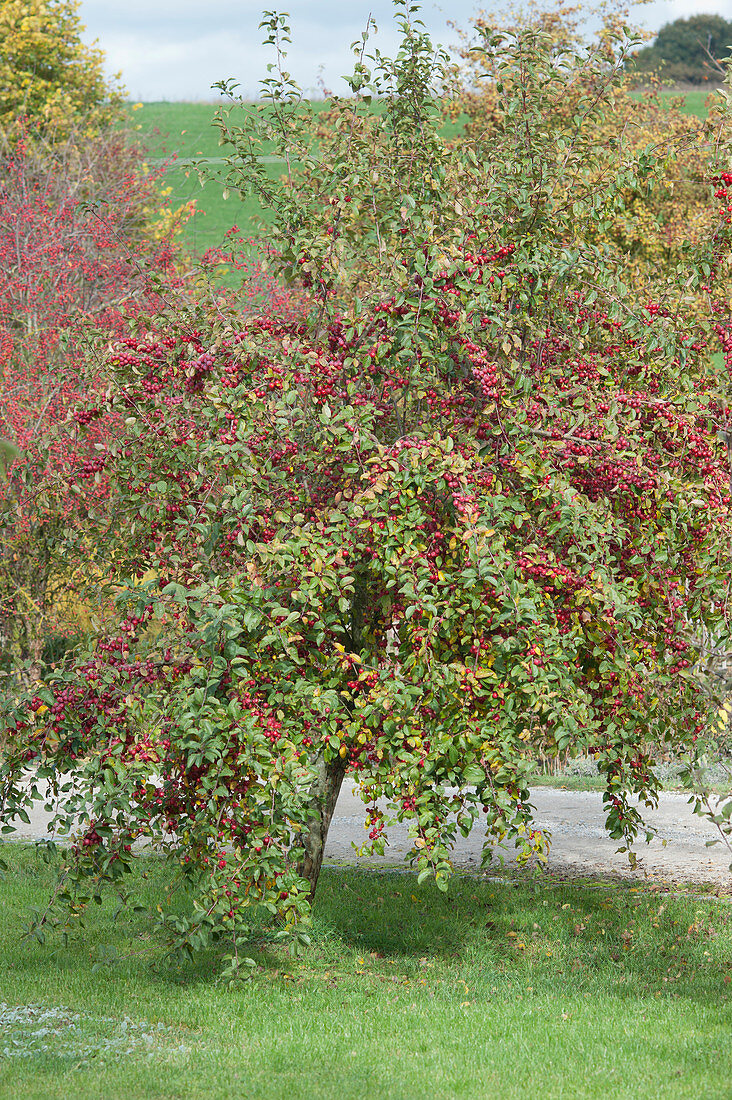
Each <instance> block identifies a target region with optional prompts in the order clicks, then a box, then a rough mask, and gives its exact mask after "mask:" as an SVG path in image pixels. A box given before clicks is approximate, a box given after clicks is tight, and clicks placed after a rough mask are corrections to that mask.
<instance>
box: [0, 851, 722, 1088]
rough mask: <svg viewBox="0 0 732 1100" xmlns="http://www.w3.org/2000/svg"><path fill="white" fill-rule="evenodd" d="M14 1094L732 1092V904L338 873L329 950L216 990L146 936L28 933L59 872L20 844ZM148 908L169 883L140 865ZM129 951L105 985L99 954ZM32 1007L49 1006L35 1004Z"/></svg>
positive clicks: (10, 1079)
mask: <svg viewBox="0 0 732 1100" xmlns="http://www.w3.org/2000/svg"><path fill="white" fill-rule="evenodd" d="M5 852H6V853H8V852H9V853H10V861H11V872H10V874H9V875H8V878H7V879H6V880H5V882H3V883H2V884H0V974H2V978H1V979H0V982H1V983H2V984H1V986H0V1001H2V1002H4V1006H2V1007H0V1096H3V1097H13V1098H14V1100H30V1098H33V1100H57V1098H58V1100H61V1098H63V1100H66V1098H68V1097H73V1098H74V1100H87V1098H89V1100H91V1098H94V1100H117V1098H119V1100H122V1098H124V1100H133V1098H138V1097H139V1098H141V1100H142V1098H145V1100H164V1098H165V1100H167V1098H170V1100H173V1098H175V1100H188V1098H190V1100H194V1098H204V1097H205V1098H206V1100H218V1098H222V1100H223V1098H229V1097H231V1098H239V1097H246V1098H247V1100H260V1098H261V1100H321V1098H332V1100H371V1098H374V1100H376V1098H378V1100H383V1098H388V1100H422V1098H423V1097H430V1098H433V1097H434V1098H436V1100H463V1098H465V1100H478V1098H480V1100H483V1098H492V1097H501V1098H507V1100H512V1098H515V1100H524V1098H528V1097H536V1096H539V1097H541V1098H542V1100H551V1098H554V1097H556V1098H560V1097H561V1098H569V1097H571V1098H573V1100H584V1098H594V1097H602V1098H603V1100H607V1098H608V1097H613V1098H614V1100H621V1098H628V1100H630V1098H632V1100H645V1098H648V1100H651V1098H652V1100H656V1098H657V1097H659V1096H662V1097H664V1100H676V1098H682V1097H683V1098H687V1097H688V1098H689V1100H691V1098H694V1100H697V1098H700V1097H701V1098H704V1100H715V1098H718V1100H722V1098H725V1100H727V1098H729V1097H730V1095H732V1043H730V1033H731V1029H732V1005H731V1004H730V988H731V986H730V984H729V982H730V976H731V975H732V906H731V905H730V903H729V901H728V900H726V899H714V898H706V897H699V896H685V895H683V894H682V895H680V896H674V895H673V894H665V893H664V892H663V891H662V890H661V889H659V888H656V889H653V890H651V889H649V888H645V887H632V886H627V885H624V886H617V885H613V884H609V883H597V882H594V883H583V884H578V883H576V882H575V884H574V885H573V886H570V885H569V884H566V883H563V882H561V881H559V880H557V879H551V878H547V877H533V876H531V875H526V876H525V878H524V879H523V880H521V881H519V882H518V884H516V883H514V881H513V880H504V879H502V878H500V877H492V878H478V877H468V876H459V877H457V878H456V879H455V880H453V883H452V885H451V889H450V892H449V893H448V895H447V896H443V895H442V894H440V893H439V892H438V891H437V890H436V889H434V888H433V887H431V886H429V887H428V886H423V887H417V885H416V880H415V878H414V876H412V875H409V874H399V873H393V872H392V873H380V872H374V871H371V872H369V871H364V870H356V869H343V868H327V869H326V870H325V871H324V873H323V878H322V881H321V887H320V891H319V896H318V899H317V904H316V909H315V920H314V931H313V945H312V947H311V948H310V949H309V950H308V951H307V953H306V954H305V955H304V956H303V957H301V958H300V959H297V960H293V959H291V958H290V957H289V956H288V955H287V954H286V953H285V952H284V951H282V952H281V951H280V950H279V949H275V948H272V947H268V948H266V949H259V950H256V949H254V950H253V951H252V952H251V953H252V954H253V955H254V956H255V958H256V960H257V964H258V965H257V968H256V970H255V972H254V974H253V977H252V978H251V979H250V980H249V981H247V982H245V983H243V984H240V985H238V986H236V987H234V988H232V989H230V988H229V987H228V986H227V985H226V984H225V983H221V982H217V981H216V980H215V978H216V971H217V966H218V960H217V959H216V958H215V957H214V956H213V955H207V956H206V957H204V958H202V959H201V960H199V961H197V962H196V963H194V964H190V965H189V966H187V967H186V968H184V969H169V968H168V967H166V965H165V963H164V959H163V951H162V947H161V945H160V944H159V943H158V942H157V941H156V938H155V934H154V933H153V932H152V931H151V927H150V925H149V923H148V922H147V921H146V920H145V918H144V917H142V916H140V915H133V914H130V915H126V916H123V917H121V918H115V916H114V913H113V911H112V909H111V907H107V906H106V905H105V906H102V907H100V908H98V909H95V910H94V912H93V913H91V914H90V915H89V918H88V924H87V926H86V928H85V929H83V930H79V931H78V932H77V933H75V934H74V935H72V937H71V941H70V944H69V946H67V947H62V946H60V945H58V944H56V945H52V944H47V945H46V946H40V945H39V944H37V943H35V942H28V941H23V942H19V940H18V931H19V926H20V924H21V923H22V919H23V914H24V911H25V910H26V909H27V908H28V906H29V905H31V904H42V902H43V900H44V899H45V896H46V894H47V891H48V889H49V887H50V884H51V879H52V874H51V872H50V871H49V869H48V868H47V867H46V866H45V865H44V864H43V863H41V862H39V861H38V859H37V857H36V855H35V853H34V852H33V850H32V849H28V848H22V847H19V846H11V845H6V846H5ZM142 866H143V867H144V868H145V873H146V874H147V875H148V878H147V879H146V881H145V884H144V885H145V886H146V889H147V892H148V898H149V900H150V901H151V902H154V900H155V898H156V897H157V896H158V892H159V891H161V890H162V889H163V887H164V883H163V882H161V880H160V871H159V869H158V868H157V866H156V864H155V861H154V860H152V859H148V860H146V861H144V862H142ZM109 945H114V946H115V947H116V948H117V949H118V951H119V952H120V954H122V955H128V957H127V958H126V959H124V960H123V961H122V962H120V963H118V964H117V965H116V966H115V967H114V968H111V969H108V968H104V969H99V970H97V971H95V972H93V971H92V963H93V962H94V960H95V958H97V957H98V955H99V952H100V949H101V950H103V949H104V948H105V947H108V946H109ZM29 1006H34V1007H29Z"/></svg>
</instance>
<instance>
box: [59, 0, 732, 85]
mask: <svg viewBox="0 0 732 1100" xmlns="http://www.w3.org/2000/svg"><path fill="white" fill-rule="evenodd" d="M267 3H272V6H273V7H274V6H276V5H275V3H274V0H81V4H80V15H81V18H82V22H83V23H85V25H86V32H85V35H84V38H85V40H86V41H87V42H91V41H93V40H94V39H97V40H98V45H99V46H100V47H101V48H102V49H103V50H104V51H105V53H106V55H107V62H108V64H107V68H108V71H109V72H110V73H113V72H117V71H121V73H122V80H123V83H124V85H125V87H126V89H127V91H128V93H129V96H130V98H131V99H132V100H156V99H171V100H175V99H188V100H209V99H212V98H213V93H212V92H211V90H210V89H211V85H212V84H213V83H214V82H215V81H217V80H222V79H226V78H229V77H233V78H234V79H235V80H237V81H238V82H239V84H240V85H241V88H240V91H241V92H242V94H245V95H247V96H250V97H255V96H256V95H257V87H258V81H259V80H261V79H262V78H263V77H265V76H266V75H267V72H266V66H267V63H268V61H270V60H271V57H270V55H269V51H268V50H267V49H265V47H263V46H262V45H260V43H261V40H262V37H263V36H262V32H261V31H260V30H258V24H259V21H260V19H261V12H262V9H263V8H264V7H265V6H266V4H267ZM700 4H701V6H700ZM490 6H491V5H490V4H489V3H483V4H480V3H474V2H472V0H439V2H435V0H424V3H423V13H422V18H423V19H424V22H425V23H426V25H427V27H428V29H429V31H430V32H431V33H432V35H433V37H434V38H435V40H436V41H438V42H442V43H443V44H444V45H447V46H450V45H451V44H453V43H454V42H455V40H456V35H455V32H454V31H451V30H450V29H449V28H448V26H447V19H448V18H450V19H452V20H454V21H455V22H456V23H457V24H458V26H466V25H467V24H468V23H469V20H470V17H471V15H472V14H473V13H474V12H475V11H476V9H477V8H479V7H483V8H487V9H490ZM496 6H497V5H496ZM281 8H283V9H284V10H286V11H289V12H290V17H291V18H290V22H291V25H292V32H293V33H292V40H293V41H292V46H291V47H290V51H289V56H288V67H289V70H290V72H291V73H292V74H293V76H294V77H295V78H296V79H297V81H298V83H299V84H300V85H301V86H302V87H303V88H305V89H315V88H316V87H317V84H318V75H319V72H321V71H322V75H323V79H324V82H325V84H326V86H327V87H328V88H331V89H333V90H335V91H343V90H344V87H343V84H342V82H341V81H340V79H339V78H340V76H341V74H342V73H345V72H349V71H350V69H351V55H350V52H349V45H350V43H351V42H352V41H353V40H354V39H356V38H359V37H360V34H361V31H362V30H363V29H364V27H365V25H366V20H367V18H368V15H369V12H372V13H373V15H374V18H375V19H376V22H377V25H378V27H379V33H378V35H377V37H376V39H375V44H376V45H378V47H379V48H380V49H381V50H382V52H384V53H389V51H390V49H391V48H392V46H393V44H394V42H395V34H394V31H393V17H392V10H393V9H392V5H391V3H390V0H370V2H369V0H284V3H283V4H282V5H281ZM731 8H732V0H699V2H696V0H652V2H651V3H649V4H646V5H644V6H638V7H636V8H635V9H634V13H633V14H634V18H635V19H636V20H637V22H638V23H640V24H643V25H644V26H646V27H647V28H648V29H649V30H653V31H656V30H658V28H659V27H661V26H663V24H664V23H669V22H671V21H672V20H674V19H678V18H680V17H687V16H689V15H695V14H698V13H699V11H704V12H710V13H711V12H714V13H717V14H719V15H724V16H725V17H727V18H730V14H731ZM278 10H280V8H279V7H278Z"/></svg>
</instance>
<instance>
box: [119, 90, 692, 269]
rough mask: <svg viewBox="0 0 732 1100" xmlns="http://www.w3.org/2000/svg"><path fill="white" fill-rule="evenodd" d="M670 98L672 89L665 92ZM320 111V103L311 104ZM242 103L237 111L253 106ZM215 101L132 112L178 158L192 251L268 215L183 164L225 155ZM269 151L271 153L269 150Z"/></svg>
mask: <svg viewBox="0 0 732 1100" xmlns="http://www.w3.org/2000/svg"><path fill="white" fill-rule="evenodd" d="M664 94H665V96H666V97H667V98H669V99H670V98H672V97H673V96H674V95H675V94H676V93H674V92H672V91H669V92H667V93H664ZM706 97H707V92H705V91H694V92H687V93H685V94H684V104H685V108H686V110H687V111H688V113H689V114H693V115H696V116H697V117H698V118H705V117H706V106H705V101H706ZM313 106H314V107H315V109H316V110H323V109H324V108H325V106H326V104H325V103H315V104H313ZM254 109H255V105H254V104H251V105H247V106H245V107H243V108H242V110H245V111H246V110H252V111H253V110H254ZM216 110H217V105H216V104H214V103H167V102H158V103H144V104H142V106H141V107H140V108H139V109H138V110H136V111H135V112H134V114H133V115H132V121H133V123H134V125H136V126H137V127H138V128H139V132H140V135H141V136H142V137H143V139H144V141H145V143H146V145H147V148H148V150H149V155H150V160H151V162H156V161H157V162H160V161H161V160H163V159H165V158H171V157H173V156H174V155H175V156H176V157H177V164H176V165H172V166H171V167H170V168H169V169H168V171H167V174H166V182H167V185H168V186H169V187H170V188H171V194H170V197H169V201H170V203H171V204H172V205H174V206H177V205H180V204H182V203H184V202H188V201H189V200H190V199H195V200H196V204H197V207H198V210H199V214H198V215H197V216H196V217H195V218H194V219H193V220H192V221H191V222H190V223H189V224H188V226H187V228H186V231H185V239H186V242H187V243H188V244H189V246H190V247H191V248H192V249H193V251H194V252H195V253H196V254H198V255H200V254H201V253H202V252H204V251H205V250H206V249H207V248H210V247H213V246H215V245H219V244H221V242H222V240H223V238H224V234H225V233H226V231H227V230H228V229H229V228H230V227H231V226H232V225H238V226H239V229H240V230H241V231H242V233H243V234H244V235H245V236H258V235H259V234H261V233H262V231H263V229H264V228H265V227H266V223H267V214H266V212H263V211H262V209H261V208H260V206H259V203H258V202H257V200H256V199H254V198H248V199H246V200H244V201H242V200H241V199H240V198H239V196H238V195H233V194H232V195H230V196H229V198H228V199H224V197H223V194H222V192H223V187H222V185H221V184H220V183H218V182H215V181H210V182H207V183H205V184H204V186H203V187H201V183H200V181H199V178H198V174H197V173H196V172H195V171H194V170H192V169H191V166H190V164H188V163H184V162H187V161H190V160H191V159H194V160H195V159H196V158H203V157H205V158H209V159H211V160H214V161H215V160H217V159H219V158H221V157H222V156H224V155H225V154H226V149H225V148H222V147H221V145H220V144H219V131H218V130H217V128H216V127H215V126H214V125H213V117H214V115H215V113H216ZM459 125H460V123H459V121H458V122H452V123H449V124H448V125H446V126H445V130H444V132H445V136H446V137H452V136H453V135H454V134H455V133H456V132H457V130H458V128H459ZM269 151H270V150H265V152H269ZM272 151H274V150H273V149H272ZM282 170H283V162H282V161H281V160H277V159H274V158H273V159H272V161H271V162H269V163H268V164H267V172H268V173H269V174H270V175H271V176H272V177H273V178H275V177H276V176H277V175H279V174H280V173H281V172H282Z"/></svg>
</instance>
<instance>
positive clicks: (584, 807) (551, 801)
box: [15, 783, 732, 887]
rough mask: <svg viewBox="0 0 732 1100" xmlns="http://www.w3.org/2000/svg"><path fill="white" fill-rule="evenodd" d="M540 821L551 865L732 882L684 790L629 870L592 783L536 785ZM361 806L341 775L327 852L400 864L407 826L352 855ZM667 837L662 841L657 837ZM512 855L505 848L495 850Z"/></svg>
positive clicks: (462, 841) (664, 807)
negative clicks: (585, 787) (381, 846)
mask: <svg viewBox="0 0 732 1100" xmlns="http://www.w3.org/2000/svg"><path fill="white" fill-rule="evenodd" d="M532 802H533V805H534V806H535V808H536V816H535V822H536V825H537V827H538V828H541V829H547V830H549V831H550V832H551V833H552V838H553V839H552V847H551V853H550V856H549V864H548V867H549V869H550V870H553V871H561V870H573V871H575V872H576V873H579V874H586V875H589V874H613V875H620V876H623V877H628V878H638V877H643V876H650V877H654V878H659V879H671V880H677V881H696V882H713V883H719V884H722V885H728V886H730V887H732V872H730V870H729V864H730V862H731V861H732V854H730V852H729V851H728V850H727V848H726V847H725V846H724V845H723V844H717V845H715V846H714V847H712V848H707V847H706V841H707V840H714V839H715V838H716V837H717V836H718V834H717V832H716V830H715V829H714V827H713V826H712V825H710V824H709V823H708V822H707V821H706V820H705V819H704V818H700V817H697V816H695V815H694V814H693V813H692V812H691V807H690V806H689V804H688V800H687V796H686V795H684V794H663V795H661V801H660V805H659V808H658V810H656V811H654V812H647V818H646V819H647V820H648V822H649V823H650V824H652V825H653V826H654V827H655V828H656V829H657V831H658V833H659V837H658V839H654V840H653V841H652V842H651V843H650V845H646V844H645V842H640V843H639V844H638V845H637V848H636V854H637V857H638V864H637V866H636V869H635V871H633V870H632V869H631V868H630V866H629V863H628V857H627V856H626V855H619V854H617V852H616V849H617V847H618V844H617V842H616V841H614V840H610V838H609V837H608V836H607V835H606V833H605V830H604V827H603V821H604V816H603V812H602V796H601V794H600V793H599V792H595V791H563V790H554V789H551V788H549V787H537V788H535V789H534V791H533V797H532ZM363 822H364V806H363V804H362V803H361V801H360V800H359V799H358V798H356V797H355V796H354V794H353V786H352V784H349V783H346V784H345V785H344V788H343V791H342V792H341V797H340V798H339V800H338V805H337V806H336V812H335V816H334V818H333V823H332V825H331V829H330V835H329V838H328V846H327V849H326V860H338V861H347V862H349V863H359V864H362V865H363V864H367V863H368V864H370V865H373V866H379V865H381V866H384V865H393V864H402V865H403V862H402V861H403V858H404V854H405V853H406V852H407V851H408V849H409V847H410V845H409V842H408V840H407V829H406V827H404V826H402V827H399V826H396V827H394V828H392V829H390V830H389V847H388V848H387V855H386V857H385V858H384V859H381V858H373V859H358V860H357V859H356V856H355V853H354V849H353V845H354V843H355V844H357V845H358V844H362V843H363V842H364V840H365V839H366V833H365V831H364V828H363ZM47 829H48V815H46V814H45V813H44V812H43V811H42V809H41V808H40V807H39V808H37V809H36V810H35V812H34V813H33V814H32V816H31V821H30V824H29V825H22V824H21V825H19V828H18V832H17V833H16V834H15V836H16V837H17V838H18V839H24V840H37V839H39V838H41V837H43V836H45V835H47ZM662 839H665V840H666V842H667V843H666V847H664V846H663V844H662ZM482 846H483V836H482V831H481V829H480V827H479V825H478V826H476V828H475V829H474V830H473V832H472V833H471V835H470V836H469V837H467V838H463V837H459V838H458V842H457V846H456V850H455V863H456V865H457V866H458V867H460V868H463V869H470V868H473V869H478V868H479V867H480V865H481V863H480V861H481V851H482ZM495 854H496V857H498V856H500V855H503V857H504V859H505V861H506V863H507V864H510V863H511V853H510V851H508V850H506V851H501V850H496V853H495Z"/></svg>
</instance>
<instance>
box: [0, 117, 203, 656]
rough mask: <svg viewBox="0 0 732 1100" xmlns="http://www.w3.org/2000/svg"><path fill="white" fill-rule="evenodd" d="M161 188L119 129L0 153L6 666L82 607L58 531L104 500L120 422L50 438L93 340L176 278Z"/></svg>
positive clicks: (89, 382) (79, 385)
mask: <svg viewBox="0 0 732 1100" xmlns="http://www.w3.org/2000/svg"><path fill="white" fill-rule="evenodd" d="M160 201H161V200H160V189H159V186H158V179H157V176H156V175H155V174H149V173H148V174H145V173H143V172H142V171H141V169H140V164H139V150H138V149H137V148H136V147H135V146H134V145H131V144H130V143H129V141H128V138H127V135H126V134H125V133H124V132H123V131H115V132H111V131H107V132H106V133H102V132H97V133H95V134H92V135H89V134H85V135H84V136H83V137H80V135H78V134H75V133H74V134H72V135H70V137H69V138H68V139H67V140H66V141H63V142H60V141H55V142H54V143H52V144H46V143H44V142H43V141H42V140H39V137H38V135H36V136H35V138H34V139H33V140H26V138H25V137H24V136H23V135H22V134H19V135H18V140H17V141H16V143H15V145H14V146H13V148H12V149H9V150H8V151H7V152H6V154H5V156H4V158H3V159H2V160H1V161H0V438H3V439H4V440H5V441H6V442H9V443H11V444H13V445H14V447H15V448H16V454H17V455H18V457H16V459H15V461H14V462H13V463H12V464H10V465H9V467H8V469H7V470H6V476H5V477H4V479H3V481H2V484H0V498H1V503H2V512H1V515H0V529H1V530H2V549H1V550H0V637H1V639H2V642H1V647H2V662H3V665H4V667H5V669H6V670H7V669H8V668H9V667H12V666H14V665H17V664H18V663H22V662H23V660H25V659H31V660H32V661H33V664H34V668H35V669H36V672H37V671H38V670H39V668H40V662H41V657H42V655H43V652H44V649H45V650H48V647H49V646H50V645H51V644H52V643H53V640H54V638H55V640H56V644H57V645H58V644H61V643H62V640H63V638H64V637H65V636H66V637H68V636H69V635H73V634H74V633H76V632H77V631H78V630H79V627H80V622H83V620H84V613H83V604H82V601H81V598H80V592H81V589H82V588H83V582H82V580H81V577H80V576H79V575H78V574H77V575H74V574H73V572H70V571H69V568H68V563H67V562H65V561H64V559H63V556H61V557H59V554H58V551H59V540H60V538H61V534H62V532H63V530H64V529H65V528H66V527H67V526H68V525H69V524H72V523H74V522H75V521H76V517H78V515H79V513H80V512H81V513H84V514H86V513H88V511H89V509H90V508H92V507H93V506H94V505H95V504H96V505H99V504H100V502H101V501H102V500H103V498H104V496H105V494H106V492H107V486H106V483H105V482H104V480H103V479H102V476H101V473H100V463H99V458H98V454H97V452H98V450H99V449H100V448H101V447H102V446H103V444H102V441H103V440H105V439H106V438H107V434H108V433H109V432H110V431H115V430H117V429H116V428H115V427H114V418H112V419H110V418H109V417H102V418H100V419H98V420H96V421H95V422H94V423H93V424H89V425H88V427H87V430H86V435H85V438H84V439H83V440H82V439H76V440H73V441H70V440H68V439H64V440H63V441H62V442H60V441H55V442H54V440H53V438H52V437H53V432H54V430H55V429H56V427H57V426H58V424H59V423H62V422H64V421H65V420H66V418H67V417H69V416H71V415H72V412H73V410H74V409H75V408H76V407H77V405H78V403H79V401H80V400H81V399H82V398H83V397H84V396H85V395H87V396H89V395H90V394H92V393H94V392H96V391H97V390H98V387H99V385H100V384H101V382H100V377H99V372H98V366H97V359H96V355H95V348H96V347H97V346H98V345H99V344H100V342H101V343H106V342H108V341H109V340H110V339H112V338H114V337H115V335H119V333H120V332H122V331H123V330H124V326H126V325H127V324H128V323H129V318H130V317H131V316H134V315H135V313H137V312H138V311H139V310H140V309H145V308H151V304H152V302H153V301H155V300H157V293H158V292H159V287H156V288H154V289H153V286H152V279H153V278H154V276H157V277H159V278H167V282H168V284H169V285H172V282H173V281H174V279H175V277H176V276H175V272H174V270H173V266H172V264H173V251H172V248H171V243H170V236H169V233H170V231H171V230H172V229H174V228H175V222H176V219H175V218H173V219H172V224H171V218H170V217H169V216H168V214H169V213H170V212H166V211H161V210H160ZM183 216H185V212H184V211H179V212H178V217H177V222H180V219H181V217H183ZM161 218H163V220H164V221H165V227H164V232H162V233H159V232H158V229H157V224H158V222H159V219H161ZM143 264H144V265H146V266H145V268H144V270H143ZM18 452H19V454H18ZM51 468H53V469H55V470H56V471H57V472H60V471H63V472H64V477H65V488H64V491H63V493H62V494H61V495H60V496H55V495H54V494H53V493H52V492H48V491H46V492H44V491H43V489H42V483H43V481H44V477H45V476H46V474H47V473H48V471H49V469H51ZM49 653H50V651H49Z"/></svg>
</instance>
